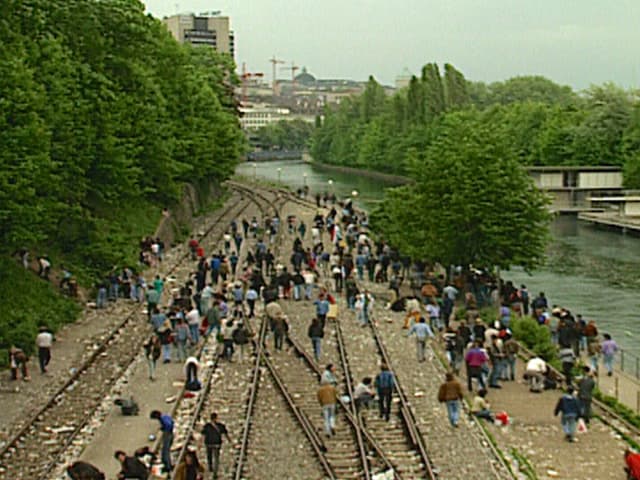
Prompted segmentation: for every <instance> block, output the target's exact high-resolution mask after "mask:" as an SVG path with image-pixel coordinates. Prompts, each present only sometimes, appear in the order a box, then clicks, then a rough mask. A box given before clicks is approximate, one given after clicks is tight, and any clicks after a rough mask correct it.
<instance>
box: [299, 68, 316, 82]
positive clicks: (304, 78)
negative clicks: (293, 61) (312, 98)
mask: <svg viewBox="0 0 640 480" xmlns="http://www.w3.org/2000/svg"><path fill="white" fill-rule="evenodd" d="M295 81H296V84H297V85H304V86H306V87H313V86H314V85H315V84H316V77H314V76H313V75H311V74H310V73H309V72H308V71H307V67H302V73H299V74H298V75H296V76H295Z"/></svg>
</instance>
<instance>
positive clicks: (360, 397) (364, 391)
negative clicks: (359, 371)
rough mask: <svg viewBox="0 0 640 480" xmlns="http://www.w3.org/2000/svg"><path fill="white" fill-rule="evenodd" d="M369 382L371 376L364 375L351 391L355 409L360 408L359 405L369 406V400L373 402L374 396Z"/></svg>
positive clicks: (370, 381)
mask: <svg viewBox="0 0 640 480" xmlns="http://www.w3.org/2000/svg"><path fill="white" fill-rule="evenodd" d="M371 383H372V380H371V377H364V378H363V379H362V382H360V383H359V384H358V385H356V388H355V390H354V391H353V396H354V401H355V403H356V408H357V409H360V408H361V407H365V408H371V402H373V397H374V393H373V389H372V388H371Z"/></svg>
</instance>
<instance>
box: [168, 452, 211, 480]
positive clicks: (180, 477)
mask: <svg viewBox="0 0 640 480" xmlns="http://www.w3.org/2000/svg"><path fill="white" fill-rule="evenodd" d="M203 474H204V468H202V465H200V461H199V460H198V456H197V455H196V452H192V451H189V452H185V454H184V460H183V461H182V462H180V464H179V465H178V466H177V467H176V472H175V474H174V475H173V480H203V479H204V477H203Z"/></svg>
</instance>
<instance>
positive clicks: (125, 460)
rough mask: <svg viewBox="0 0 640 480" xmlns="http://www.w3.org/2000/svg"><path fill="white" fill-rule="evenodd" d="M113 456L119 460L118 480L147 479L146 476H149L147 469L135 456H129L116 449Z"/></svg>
mask: <svg viewBox="0 0 640 480" xmlns="http://www.w3.org/2000/svg"><path fill="white" fill-rule="evenodd" d="M113 456H114V458H115V459H116V460H118V461H119V462H120V466H121V469H120V473H118V480H125V479H138V480H147V478H149V470H148V469H147V467H146V466H145V464H144V463H142V462H141V461H140V460H138V459H137V458H136V457H129V456H127V454H126V453H124V452H123V451H122V450H117V451H116V453H115V454H114V455H113Z"/></svg>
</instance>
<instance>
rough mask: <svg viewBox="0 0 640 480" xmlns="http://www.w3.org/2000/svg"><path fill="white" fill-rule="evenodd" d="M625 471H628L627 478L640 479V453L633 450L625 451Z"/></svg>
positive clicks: (628, 479) (630, 479)
mask: <svg viewBox="0 0 640 480" xmlns="http://www.w3.org/2000/svg"><path fill="white" fill-rule="evenodd" d="M624 463H625V465H626V466H625V467H624V471H625V472H627V480H640V453H634V452H633V451H631V450H625V452H624Z"/></svg>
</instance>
